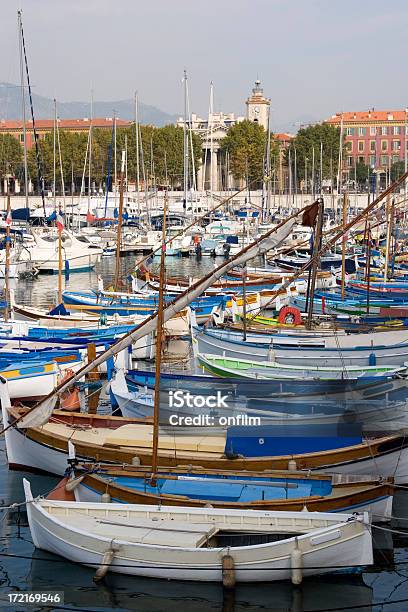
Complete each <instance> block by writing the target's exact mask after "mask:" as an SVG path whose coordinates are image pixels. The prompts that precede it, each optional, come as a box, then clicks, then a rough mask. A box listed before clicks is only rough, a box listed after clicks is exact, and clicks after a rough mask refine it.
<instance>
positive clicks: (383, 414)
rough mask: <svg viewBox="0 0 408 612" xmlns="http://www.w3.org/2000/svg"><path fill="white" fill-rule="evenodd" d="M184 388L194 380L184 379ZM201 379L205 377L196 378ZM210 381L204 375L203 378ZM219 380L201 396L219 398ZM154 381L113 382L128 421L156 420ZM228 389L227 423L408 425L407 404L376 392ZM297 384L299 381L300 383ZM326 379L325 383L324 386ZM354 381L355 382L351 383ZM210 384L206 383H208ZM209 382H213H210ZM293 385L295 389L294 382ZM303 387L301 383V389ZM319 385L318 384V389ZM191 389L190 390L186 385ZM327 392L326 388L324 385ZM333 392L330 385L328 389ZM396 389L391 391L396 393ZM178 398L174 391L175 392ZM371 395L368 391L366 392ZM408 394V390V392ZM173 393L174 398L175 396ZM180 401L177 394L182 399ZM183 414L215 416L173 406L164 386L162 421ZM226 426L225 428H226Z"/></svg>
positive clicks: (223, 411)
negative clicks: (253, 393)
mask: <svg viewBox="0 0 408 612" xmlns="http://www.w3.org/2000/svg"><path fill="white" fill-rule="evenodd" d="M183 378H184V384H186V383H187V381H188V380H190V378H192V377H183ZM196 378H197V379H199V377H196ZM203 378H204V377H201V379H203ZM210 378H211V381H213V383H212V384H213V386H212V388H211V389H210V390H209V391H206V389H205V388H203V387H202V388H201V389H199V388H198V389H197V391H196V395H198V396H199V397H200V398H201V397H208V396H210V397H214V388H216V387H217V385H218V380H219V379H217V378H215V379H214V378H213V377H210ZM151 380H152V383H153V387H147V386H146V385H144V384H140V383H135V382H134V381H132V380H129V385H130V388H129V385H128V382H127V380H126V377H125V375H124V372H123V370H119V371H118V372H116V374H115V376H114V377H113V378H112V380H111V382H110V394H111V397H112V395H113V398H114V400H115V404H116V405H117V406H118V407H119V409H120V411H121V413H122V415H123V416H124V417H126V418H144V417H151V416H152V415H153V407H154V396H155V393H156V392H155V390H154V377H153V379H151ZM229 381H235V382H229V384H228V385H225V386H224V388H223V391H222V396H223V397H226V398H227V399H226V405H225V407H218V408H217V417H218V418H219V417H221V416H222V417H224V418H225V419H226V422H228V419H231V420H232V419H233V417H234V416H235V417H236V416H237V415H240V418H242V417H243V416H244V415H245V416H247V417H254V418H257V419H259V422H260V424H265V425H267V424H275V425H283V424H286V425H290V424H295V425H300V424H302V425H307V424H309V425H317V424H325V423H327V424H328V423H341V422H344V421H345V420H346V419H350V418H351V417H352V418H353V422H356V423H357V422H358V423H359V424H360V425H361V427H362V433H365V434H367V433H369V432H374V431H376V432H378V431H387V432H396V431H399V428H400V427H401V426H402V425H403V424H405V425H408V419H407V414H406V401H401V400H399V401H390V399H389V398H388V397H384V396H383V397H382V398H380V399H375V394H374V393H373V395H372V397H371V398H367V397H365V396H364V393H361V397H360V398H359V399H357V400H349V399H345V398H344V396H343V398H341V397H336V394H334V395H335V399H332V400H330V399H327V398H326V397H325V396H321V395H319V394H318V393H314V394H311V395H306V394H304V395H297V394H296V397H295V398H290V397H286V396H285V394H282V395H281V397H279V396H278V394H275V396H272V397H269V398H268V396H267V395H266V390H265V391H264V394H263V395H262V388H263V387H264V384H263V383H262V382H261V381H259V384H258V387H259V388H258V390H257V391H258V397H249V398H248V397H246V396H245V395H244V396H241V395H240V394H239V393H237V388H239V386H240V385H239V381H240V379H239V378H236V379H229ZM180 382H181V385H180V387H179V388H180V389H182V388H183V387H182V385H183V381H180ZM296 382H297V381H296ZM324 382H326V381H322V383H324ZM347 382H349V381H347ZM202 384H204V383H202ZM207 384H208V383H207ZM290 384H291V385H292V386H293V381H292V380H291V382H290ZM300 387H301V385H299V387H297V388H300ZM316 387H318V384H317V385H316ZM184 388H185V387H184ZM188 388H189V389H190V398H191V399H192V400H194V398H195V394H194V392H193V390H192V387H191V386H189V387H188ZM323 388H324V387H323ZM326 389H327V387H326ZM391 390H392V389H390V391H391ZM171 391H172V392H173V394H174V389H171ZM366 391H367V389H366ZM407 392H408V390H407ZM173 394H172V396H171V397H174V396H173ZM405 395H407V393H405ZM176 397H177V396H176ZM174 414H176V415H177V416H182V415H185V416H189V417H191V416H193V415H200V416H202V415H205V414H208V416H209V417H210V416H211V414H213V409H211V408H205V407H201V406H200V407H196V408H194V406H192V405H191V404H190V406H187V405H185V404H183V402H181V401H180V402H179V404H177V405H176V407H175V406H174V405H170V401H169V390H168V388H167V389H163V387H162V385H161V389H160V419H161V421H162V422H166V420H167V422H168V420H169V419H170V418H171V417H172V415H174ZM222 429H225V427H224V428H223V427H221V430H222Z"/></svg>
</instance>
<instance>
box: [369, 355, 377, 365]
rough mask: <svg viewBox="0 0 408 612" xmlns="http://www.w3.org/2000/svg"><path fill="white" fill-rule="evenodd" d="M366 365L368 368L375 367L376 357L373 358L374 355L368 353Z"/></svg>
mask: <svg viewBox="0 0 408 612" xmlns="http://www.w3.org/2000/svg"><path fill="white" fill-rule="evenodd" d="M368 365H369V366H375V365H377V357H376V356H375V353H370V355H369V357H368Z"/></svg>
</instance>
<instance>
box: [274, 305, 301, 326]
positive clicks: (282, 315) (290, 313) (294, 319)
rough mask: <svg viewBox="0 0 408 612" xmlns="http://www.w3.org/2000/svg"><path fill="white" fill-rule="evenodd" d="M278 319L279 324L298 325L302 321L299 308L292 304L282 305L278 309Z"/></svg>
mask: <svg viewBox="0 0 408 612" xmlns="http://www.w3.org/2000/svg"><path fill="white" fill-rule="evenodd" d="M278 321H279V323H280V324H281V325H300V324H301V323H302V316H301V314H300V310H299V309H298V308H295V307H294V306H284V307H283V308H281V309H280V311H279V315H278Z"/></svg>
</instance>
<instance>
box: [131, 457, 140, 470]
mask: <svg viewBox="0 0 408 612" xmlns="http://www.w3.org/2000/svg"><path fill="white" fill-rule="evenodd" d="M132 465H135V466H136V467H139V465H140V457H138V456H137V455H135V456H134V457H132Z"/></svg>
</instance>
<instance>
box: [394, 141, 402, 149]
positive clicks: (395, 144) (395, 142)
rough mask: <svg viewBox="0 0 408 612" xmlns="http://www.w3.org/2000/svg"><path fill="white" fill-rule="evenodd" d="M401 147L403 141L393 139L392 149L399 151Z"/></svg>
mask: <svg viewBox="0 0 408 612" xmlns="http://www.w3.org/2000/svg"><path fill="white" fill-rule="evenodd" d="M400 148H401V141H400V140H393V141H392V150H393V151H399V150H400Z"/></svg>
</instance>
